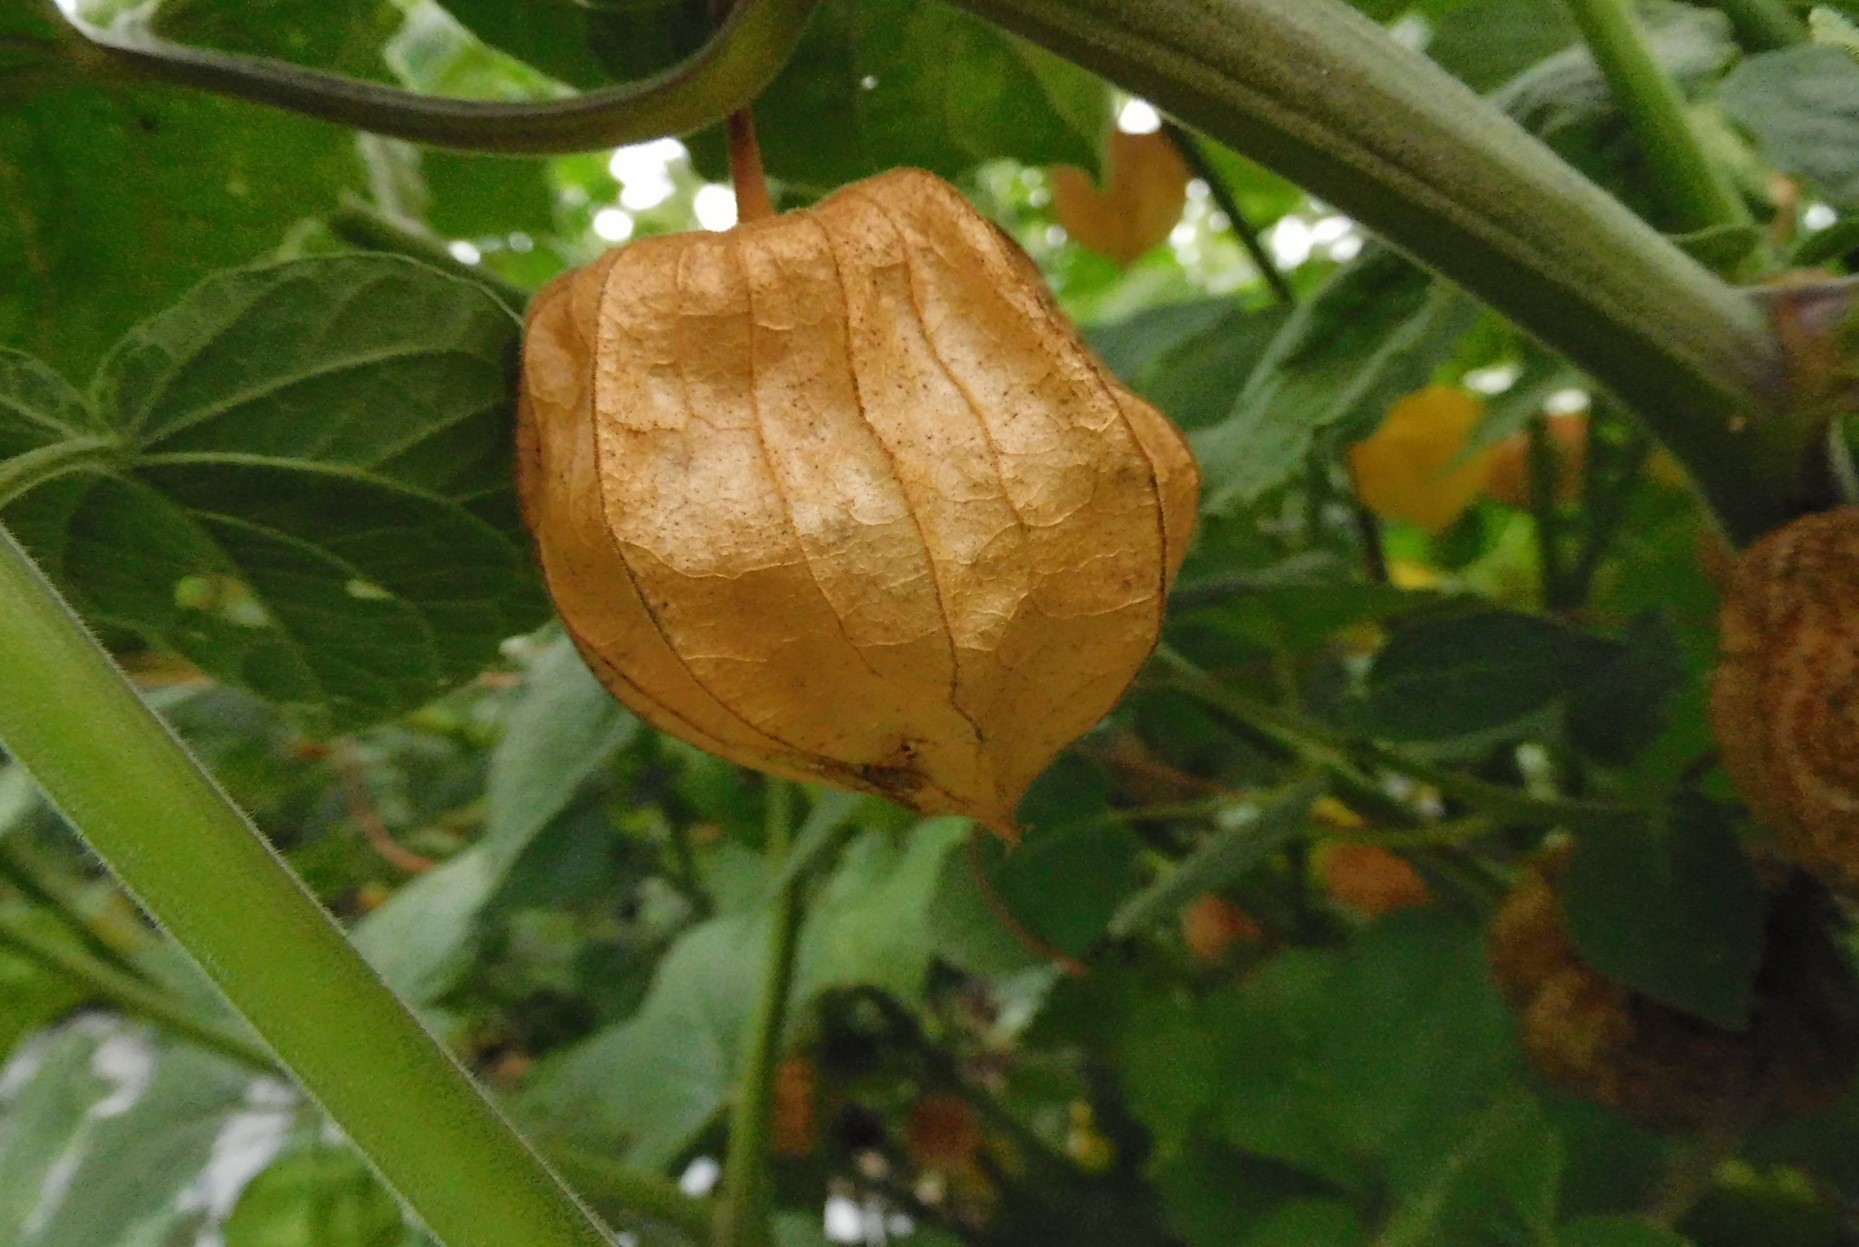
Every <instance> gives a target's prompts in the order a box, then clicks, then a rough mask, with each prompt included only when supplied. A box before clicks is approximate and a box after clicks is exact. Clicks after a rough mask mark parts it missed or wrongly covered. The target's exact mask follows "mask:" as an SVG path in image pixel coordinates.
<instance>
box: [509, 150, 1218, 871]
mask: <svg viewBox="0 0 1859 1247" xmlns="http://www.w3.org/2000/svg"><path fill="white" fill-rule="evenodd" d="M519 486H520V490H521V495H522V500H523V506H524V510H525V513H526V515H527V518H528V521H529V525H530V528H531V530H532V532H533V533H534V534H535V537H536V544H537V548H538V551H539V554H540V557H541V561H542V565H543V569H544V573H545V576H546V578H547V582H548V585H549V589H550V591H551V593H552V594H553V596H554V598H555V602H556V606H557V607H558V609H559V611H560V613H561V616H562V619H563V621H564V622H565V624H566V625H567V627H568V629H569V631H570V633H571V634H572V635H573V637H574V639H575V641H576V643H577V644H578V645H579V646H580V648H581V651H582V653H583V654H584V655H585V656H586V658H587V660H588V662H589V663H590V665H591V666H592V667H593V669H594V671H595V672H596V673H597V674H598V675H599V677H600V678H601V679H602V681H603V682H604V683H606V685H607V686H608V687H609V688H610V689H612V690H613V692H614V693H615V694H616V695H617V696H618V697H619V698H620V699H621V700H622V701H624V702H625V703H626V704H627V705H628V706H630V707H631V708H632V709H634V710H635V711H637V712H638V713H639V714H640V715H641V716H642V717H643V718H645V719H646V720H648V721H649V722H651V723H653V724H654V725H656V726H658V727H660V728H662V729H664V730H666V731H669V732H671V733H673V734H675V735H677V736H680V737H682V738H684V739H685V740H688V741H690V742H692V743H693V744H696V745H698V746H700V747H702V748H704V749H707V750H709V751H711V752H713V753H716V754H719V755H721V756H723V757H725V758H729V759H731V760H732V761H736V762H739V763H742V764H744V765H747V766H752V767H757V768H759V769H762V770H764V771H768V772H771V773H773V774H777V775H785V776H789V777H793V778H797V779H803V780H814V781H822V782H825V783H829V784H834V785H837V786H840V787H844V788H850V789H854V790H862V791H867V792H874V793H880V794H883V795H885V796H888V797H891V798H894V799H896V800H898V801H901V802H904V803H906V804H908V805H911V806H914V807H915V808H917V809H919V810H922V811H925V812H950V813H959V814H965V815H969V816H971V817H974V818H976V819H979V820H981V821H982V822H984V823H986V824H987V825H989V826H991V827H994V828H996V829H997V830H999V831H1001V832H1003V833H1005V834H1011V832H1012V830H1013V825H1014V824H1013V811H1014V807H1015V806H1016V804H1017V803H1018V801H1019V799H1020V797H1021V795H1022V794H1023V793H1024V791H1025V789H1026V787H1027V786H1028V785H1029V784H1030V783H1031V782H1032V780H1033V779H1034V777H1036V776H1037V775H1038V774H1039V772H1040V771H1042V770H1043V769H1045V767H1046V765H1047V764H1048V763H1049V762H1050V761H1051V760H1052V758H1053V757H1054V756H1055V755H1056V754H1057V753H1058V752H1059V750H1060V749H1062V748H1063V747H1064V746H1065V745H1066V744H1068V743H1069V742H1070V741H1072V740H1073V739H1075V738H1076V737H1077V736H1079V735H1080V734H1082V733H1083V732H1085V731H1087V730H1088V729H1089V728H1090V727H1091V726H1092V725H1093V724H1095V723H1096V722H1097V721H1098V719H1100V718H1101V717H1102V716H1103V715H1104V714H1105V712H1107V711H1108V710H1109V709H1110V708H1111V706H1112V705H1113V704H1114V703H1115V702H1116V701H1117V699H1118V698H1119V697H1120V696H1121V694H1122V693H1123V691H1124V689H1125V688H1126V687H1127V686H1128V684H1129V683H1130V681H1131V679H1132V678H1133V677H1134V676H1135V673H1136V671H1137V670H1138V668H1139V667H1140V666H1141V665H1142V663H1143V661H1144V660H1145V659H1146V658H1147V656H1148V654H1149V653H1150V651H1151V649H1152V648H1153V647H1154V644H1155V641H1156V638H1157V636H1158V633H1159V629H1160V625H1161V619H1162V609H1163V604H1164V601H1165V599H1166V596H1167V591H1168V587H1169V585H1170V583H1171V581H1172V579H1173V577H1174V574H1175V572H1176V571H1177V570H1178V569H1179V567H1180V565H1181V560H1182V557H1183V555H1184V554H1185V552H1186V547H1187V543H1188V539H1189V537H1190V535H1191V533H1192V529H1193V523H1194V516H1195V509H1196V505H1197V500H1198V495H1199V471H1198V468H1197V467H1196V465H1195V463H1194V460H1193V458H1192V456H1191V454H1190V453H1189V451H1188V449H1187V445H1186V442H1185V440H1184V439H1183V438H1182V436H1181V434H1180V433H1179V431H1178V430H1176V429H1175V428H1174V426H1173V425H1171V424H1170V423H1169V422H1168V421H1167V419H1166V418H1165V417H1163V416H1162V415H1161V413H1159V412H1158V411H1156V410H1155V409H1154V408H1152V407H1150V406H1149V405H1148V404H1146V403H1144V402H1143V401H1142V400H1140V399H1138V398H1136V397H1135V396H1134V395H1132V394H1131V393H1129V391H1127V390H1126V389H1124V388H1123V387H1122V386H1121V385H1119V384H1118V383H1117V381H1116V380H1115V378H1113V377H1112V376H1111V375H1110V374H1109V373H1108V371H1107V370H1106V369H1105V368H1104V367H1103V366H1102V365H1101V364H1100V363H1099V362H1098V361H1097V360H1096V359H1095V357H1094V356H1092V355H1091V353H1090V352H1089V351H1088V350H1087V349H1086V348H1085V347H1084V346H1083V345H1082V344H1081V342H1080V340H1079V338H1078V335H1077V332H1076V330H1075V329H1074V328H1073V327H1072V325H1071V324H1070V323H1069V322H1068V321H1067V320H1066V319H1065V318H1064V316H1063V315H1062V314H1061V313H1060V312H1059V311H1058V310H1057V308H1056V306H1055V304H1054V303H1053V301H1052V299H1051V296H1050V294H1049V293H1048V292H1047V291H1046V290H1045V288H1044V286H1043V284H1042V283H1041V281H1040V279H1039V275H1038V272H1037V270H1036V269H1035V268H1034V267H1033V265H1032V264H1031V262H1030V261H1028V260H1027V259H1026V257H1025V256H1024V254H1022V253H1021V252H1020V251H1019V249H1018V248H1017V247H1015V246H1014V244H1013V243H1012V242H1011V241H1010V240H1009V239H1007V238H1006V237H1005V235H1003V234H1002V233H1001V232H1000V231H999V230H998V229H996V228H995V227H994V226H993V225H992V224H991V223H990V222H988V221H987V220H986V219H985V218H984V217H982V216H981V215H980V214H979V213H977V212H976V211H975V210H974V209H973V208H972V207H970V206H969V204H968V203H967V201H966V200H964V199H963V198H962V197H961V195H960V194H959V193H958V192H956V191H955V189H954V188H953V187H951V186H949V185H948V184H946V183H944V182H942V181H940V180H939V179H936V178H934V177H932V176H931V175H929V174H926V173H921V172H917V171H913V170H902V171H898V172H894V173H890V174H885V175H883V176H881V177H877V178H873V179H870V180H869V181H866V182H861V183H858V184H855V185H853V186H850V187H847V188H845V189H844V190H842V191H840V192H839V193H837V194H835V195H833V196H832V197H831V198H829V199H827V200H825V201H823V202H822V203H820V204H819V205H818V206H817V207H814V208H811V209H807V210H804V211H799V212H794V213H790V214H788V215H785V216H781V217H776V218H773V219H770V220H765V221H755V222H750V223H747V224H744V225H741V226H738V227H737V228H736V229H734V230H731V231H729V232H726V233H693V234H680V235H674V236H669V237H664V238H650V239H644V240H641V241H639V242H635V243H633V244H631V245H630V246H627V247H625V248H623V249H620V250H617V251H612V252H609V253H608V254H606V255H605V256H603V257H602V258H601V259H600V260H599V261H597V262H596V263H594V264H593V265H590V266H589V267H587V268H585V269H581V270H578V271H576V272H573V273H570V274H567V275H565V276H563V277H562V278H559V279H557V280H556V281H555V282H554V283H552V284H551V285H550V286H549V287H547V288H546V289H545V290H544V291H543V292H542V293H541V294H540V295H538V297H537V298H536V300H535V302H534V304H533V305H532V309H531V312H530V321H529V331H528V336H527V340H526V344H525V354H524V370H523V394H522V401H521V409H520V433H519Z"/></svg>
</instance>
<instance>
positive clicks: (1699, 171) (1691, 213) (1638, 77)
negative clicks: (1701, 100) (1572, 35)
mask: <svg viewBox="0 0 1859 1247" xmlns="http://www.w3.org/2000/svg"><path fill="white" fill-rule="evenodd" d="M1564 3H1565V4H1566V5H1567V6H1568V9H1569V12H1570V14H1571V15H1572V16H1573V17H1574V19H1575V25H1576V26H1577V27H1578V28H1580V30H1581V35H1582V39H1583V40H1585V41H1586V42H1587V44H1588V49H1589V51H1591V52H1592V53H1593V54H1594V60H1595V64H1597V65H1599V66H1600V67H1601V73H1602V75H1603V76H1604V77H1605V78H1606V79H1607V82H1608V85H1609V86H1610V87H1612V88H1613V92H1614V95H1615V97H1616V99H1617V100H1618V101H1619V103H1620V107H1621V111H1622V112H1624V113H1626V115H1627V119H1628V121H1630V122H1631V123H1632V125H1633V128H1634V130H1635V131H1637V132H1638V135H1639V140H1640V149H1641V150H1642V151H1643V152H1644V153H1645V154H1646V159H1647V162H1648V163H1649V164H1650V165H1651V166H1652V171H1653V174H1654V178H1655V180H1656V181H1657V182H1658V185H1659V189H1660V192H1661V193H1662V194H1663V195H1664V196H1665V199H1666V202H1667V204H1668V205H1669V206H1670V209H1671V212H1672V216H1673V219H1674V222H1675V224H1676V225H1677V227H1678V229H1679V231H1680V232H1683V233H1691V232H1694V231H1697V230H1706V229H1712V228H1718V227H1723V226H1730V225H1748V224H1749V223H1750V215H1749V208H1748V207H1747V206H1746V205H1745V204H1744V203H1743V201H1742V200H1741V199H1740V198H1738V197H1737V193H1736V188H1735V187H1733V186H1732V185H1731V184H1730V179H1729V178H1727V177H1725V176H1724V174H1723V171H1722V170H1721V169H1718V168H1717V167H1716V166H1715V165H1713V164H1712V163H1711V161H1710V158H1709V157H1708V156H1706V155H1705V154H1704V147H1703V144H1701V143H1699V142H1698V136H1697V132H1696V131H1694V130H1693V129H1692V128H1691V121H1690V119H1689V118H1687V117H1686V116H1685V100H1684V97H1683V96H1681V95H1680V94H1679V93H1678V84H1677V83H1675V82H1673V81H1672V76H1671V75H1670V74H1668V73H1666V72H1665V68H1664V67H1663V66H1662V65H1660V64H1659V62H1658V60H1657V58H1655V57H1654V56H1653V54H1652V46H1651V45H1650V44H1649V43H1648V42H1647V40H1646V30H1645V28H1644V27H1643V26H1641V25H1640V20H1639V18H1638V16H1636V15H1635V14H1634V12H1633V9H1632V6H1631V5H1630V4H1629V3H1628V0H1564Z"/></svg>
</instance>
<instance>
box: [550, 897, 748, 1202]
mask: <svg viewBox="0 0 1859 1247" xmlns="http://www.w3.org/2000/svg"><path fill="white" fill-rule="evenodd" d="M765 918H766V913H765V911H755V910H750V911H743V912H737V913H732V914H727V915H724V916H723V917H720V918H713V919H711V920H710V921H708V922H706V923H704V924H702V925H701V926H697V927H694V928H692V929H691V930H690V931H688V932H687V933H686V934H685V935H684V936H683V937H682V938H680V939H679V940H678V942H677V944H675V945H674V946H673V947H672V949H671V951H670V952H669V953H667V954H666V955H665V959H664V960H663V961H662V962H661V963H660V964H659V967H658V973H657V975H656V976H654V978H653V982H652V988H651V991H650V993H649V994H648V995H647V996H646V999H645V1002H644V1003H643V1004H642V1005H641V1006H640V1007H639V1011H638V1012H637V1013H636V1014H634V1015H633V1016H632V1017H631V1018H629V1019H627V1020H626V1021H624V1022H621V1023H620V1024H618V1025H617V1026H613V1027H609V1028H608V1029H606V1030H603V1031H600V1032H597V1033H596V1034H595V1035H594V1036H593V1037H592V1038H590V1039H588V1040H586V1041H584V1042H583V1043H581V1044H578V1045H576V1046H575V1047H573V1048H570V1049H568V1050H567V1051H565V1052H563V1053H561V1054H559V1055H557V1056H554V1057H551V1058H549V1059H548V1060H545V1061H544V1062H542V1063H541V1064H540V1065H539V1066H538V1067H537V1069H536V1073H535V1077H534V1079H533V1081H532V1082H531V1083H530V1085H529V1086H528V1088H527V1089H526V1090H525V1091H524V1093H523V1094H522V1095H521V1096H520V1097H519V1099H518V1101H517V1105H518V1108H519V1110H520V1111H521V1113H522V1115H523V1117H524V1119H525V1120H526V1121H529V1122H532V1123H535V1124H537V1125H539V1126H541V1127H542V1128H543V1129H545V1130H546V1131H548V1132H550V1133H555V1134H561V1135H565V1136H568V1137H570V1138H573V1139H576V1140H578V1141H580V1142H582V1143H584V1144H586V1145H588V1146H592V1147H597V1148H601V1149H606V1150H611V1149H614V1148H619V1147H623V1148H624V1149H625V1155H626V1159H627V1160H628V1162H630V1163H632V1164H635V1165H639V1166H641V1167H644V1168H662V1167H663V1166H665V1165H666V1164H668V1163H670V1161H671V1160H672V1159H673V1158H674V1157H675V1156H676V1155H677V1154H678V1153H679V1152H680V1151H682V1150H683V1149H684V1148H685V1147H686V1146H688V1145H689V1143H690V1141H691V1140H692V1139H693V1138H694V1137H696V1135H697V1133H698V1132H699V1131H700V1130H702V1129H703V1128H704V1126H705V1125H707V1124H708V1123H709V1122H710V1120H711V1118H712V1117H714V1116H715V1115H716V1113H717V1111H718V1110H719V1109H720V1108H721V1107H722V1105H723V1103H724V1099H725V1097H726V1095H727V1094H728V1091H729V1087H730V1085H731V1082H732V1080H733V1079H734V1077H735V1069H736V1056H737V1052H738V1050H739V1048H740V1047H741V1043H740V1039H741V1033H742V1028H743V1026H744V1025H745V1024H746V1022H747V1019H748V1016H749V1012H750V1010H751V1009H752V1008H753V1001H754V999H755V991H756V983H757V981H758V980H759V979H760V977H761V972H762V966H761V960H762V959H761V957H759V956H757V955H756V950H761V949H765V948H766V947H767V946H768V940H767V924H766V921H765Z"/></svg>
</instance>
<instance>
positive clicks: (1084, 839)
mask: <svg viewBox="0 0 1859 1247" xmlns="http://www.w3.org/2000/svg"><path fill="white" fill-rule="evenodd" d="M1135 858H1136V841H1135V837H1134V836H1132V835H1131V833H1130V832H1129V830H1128V829H1127V828H1124V827H1121V826H1116V825H1112V824H1107V823H1097V824H1094V825H1084V826H1071V827H1054V826H1045V827H1040V826H1037V825H1035V826H1033V827H1031V828H1029V830H1028V832H1027V835H1026V838H1025V840H1024V841H1023V842H1022V843H1021V844H1020V845H1019V846H1018V847H1017V848H1014V849H1011V850H1009V849H1008V848H1006V847H1005V846H1004V845H1002V844H1001V843H1000V842H999V841H998V840H997V839H995V838H993V837H988V838H987V839H985V840H982V841H981V842H980V844H979V845H978V846H977V848H976V850H975V854H974V857H973V858H971V857H970V855H968V854H966V853H964V854H959V855H958V854H951V855H950V856H949V857H947V858H946V859H944V863H943V870H942V880H941V883H940V885H939V887H938V889H937V895H936V899H935V901H934V902H933V903H932V905H931V909H930V931H931V933H932V938H933V939H934V940H935V942H936V951H937V952H938V953H939V954H940V955H941V956H943V957H945V958H946V959H948V960H950V961H951V962H953V963H954V964H956V965H959V966H961V967H962V968H964V969H967V970H970V971H973V972H975V973H978V974H1000V973H1010V972H1012V971H1014V970H1019V969H1025V968H1026V967H1028V966H1031V965H1036V964H1038V963H1039V958H1038V956H1037V955H1036V954H1035V953H1033V952H1032V951H1031V950H1030V949H1028V948H1027V947H1026V944H1025V942H1024V941H1023V938H1022V937H1020V936H1018V935H1016V934H1015V932H1013V930H1012V929H1011V928H1010V927H1009V926H1008V925H1007V923H1006V922H1004V921H1003V919H1002V917H1001V914H1000V913H999V910H1001V909H1005V910H1006V911H1007V913H1009V914H1011V915H1012V916H1013V921H1014V922H1015V923H1016V924H1018V925H1019V926H1020V927H1022V928H1024V930H1025V931H1026V932H1027V933H1029V934H1031V935H1032V936H1033V937H1034V938H1035V939H1038V940H1042V941H1044V942H1045V943H1047V944H1050V945H1052V946H1053V947H1054V948H1056V949H1058V950H1059V951H1060V952H1063V953H1068V954H1070V955H1072V956H1077V955H1079V954H1081V953H1083V952H1084V951H1085V950H1086V949H1088V948H1089V947H1090V946H1091V945H1092V944H1093V943H1095V942H1096V941H1097V940H1098V939H1099V938H1100V937H1101V936H1102V935H1103V934H1104V931H1105V928H1106V927H1107V926H1108V924H1109V922H1110V919H1111V917H1112V916H1113V915H1114V914H1115V913H1116V912H1117V909H1118V907H1119V906H1120V905H1121V904H1122V903H1123V901H1124V899H1125V898H1126V897H1127V896H1128V895H1129V893H1130V890H1131V888H1132V886H1133V885H1134V883H1135V877H1134V876H1135ZM975 860H978V861H979V863H980V869H981V873H982V874H983V875H984V876H985V878H986V880H987V885H986V886H987V888H988V889H991V890H992V892H993V893H994V895H993V897H992V898H990V897H989V896H988V895H987V893H986V892H985V891H983V887H982V885H981V884H980V883H978V882H977V881H976V879H975V869H974V866H973V862H974V861H975Z"/></svg>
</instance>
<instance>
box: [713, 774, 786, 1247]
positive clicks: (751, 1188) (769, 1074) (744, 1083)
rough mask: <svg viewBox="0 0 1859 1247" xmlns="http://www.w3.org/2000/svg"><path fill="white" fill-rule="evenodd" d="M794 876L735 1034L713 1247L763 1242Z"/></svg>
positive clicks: (772, 809)
mask: <svg viewBox="0 0 1859 1247" xmlns="http://www.w3.org/2000/svg"><path fill="white" fill-rule="evenodd" d="M793 803H794V785H793V784H792V783H790V782H789V781H787V780H785V779H774V778H770V779H769V780H768V846H767V857H768V862H769V865H770V867H771V868H774V869H775V870H777V871H778V870H779V867H780V865H781V863H782V861H783V860H784V859H785V858H786V857H787V851H788V841H789V839H790V837H791V834H792V827H793V821H794V819H793ZM804 886H805V881H804V879H802V878H801V877H800V876H795V877H793V878H784V879H783V880H782V882H781V883H780V885H779V886H778V888H777V889H776V893H775V896H774V902H773V912H772V914H770V917H769V922H770V926H769V933H768V961H767V964H766V967H765V970H764V973H763V976H762V989H761V996H760V998H759V999H758V1000H757V1001H756V1004H755V1015H754V1017H753V1018H752V1019H751V1021H750V1024H749V1029H748V1031H747V1033H745V1034H744V1036H743V1047H742V1059H741V1061H740V1062H739V1069H740V1071H741V1073H740V1077H739V1078H738V1079H737V1091H736V1103H735V1107H734V1109H733V1110H732V1112H731V1114H730V1120H729V1161H728V1165H727V1167H726V1168H725V1170H724V1174H723V1196H722V1201H721V1203H719V1204H718V1206H717V1218H716V1232H715V1234H714V1236H713V1238H712V1242H713V1244H714V1247H768V1243H769V1225H768V1208H769V1192H768V1144H769V1136H770V1131H771V1129H772V1126H773V1119H774V1117H773V1115H774V1091H775V1068H776V1066H777V1065H778V1064H779V1063H780V1058H781V1032H782V1028H783V1026H784V1025H785V1021H786V1018H787V1001H788V996H789V995H790V994H791V993H792V991H793V988H794V959H795V954H796V952H797V951H798V949H799V944H800V938H799V937H800V916H801V894H802V890H803V888H804Z"/></svg>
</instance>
